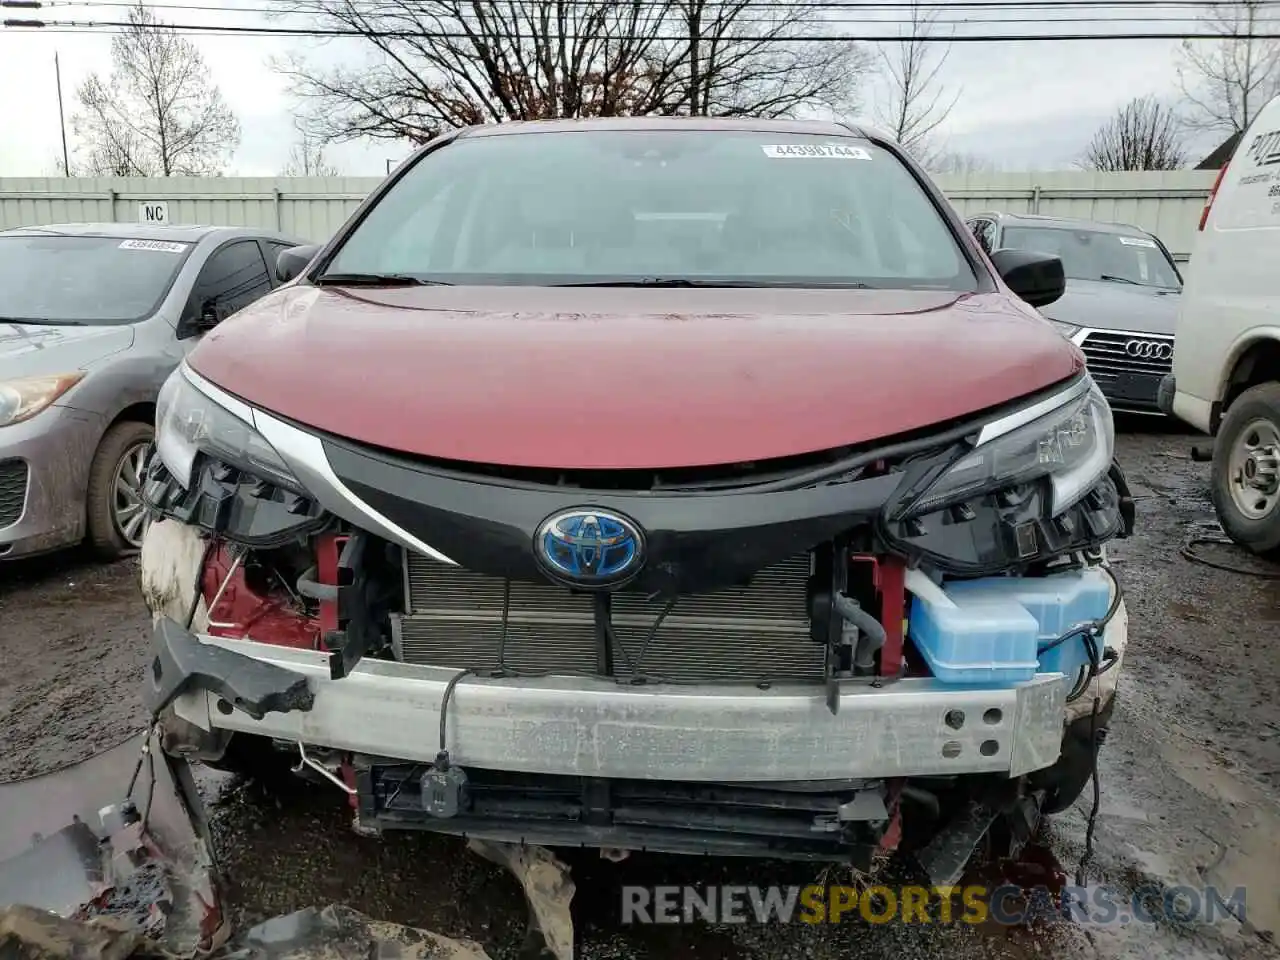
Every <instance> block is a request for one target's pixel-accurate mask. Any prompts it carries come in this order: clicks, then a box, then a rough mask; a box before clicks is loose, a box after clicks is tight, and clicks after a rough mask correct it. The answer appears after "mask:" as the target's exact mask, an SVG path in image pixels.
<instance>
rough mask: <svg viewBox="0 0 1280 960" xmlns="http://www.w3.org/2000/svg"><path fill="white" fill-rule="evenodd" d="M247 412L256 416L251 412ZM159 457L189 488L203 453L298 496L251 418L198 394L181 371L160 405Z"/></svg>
mask: <svg viewBox="0 0 1280 960" xmlns="http://www.w3.org/2000/svg"><path fill="white" fill-rule="evenodd" d="M245 413H246V414H247V415H248V416H249V417H250V418H252V415H253V413H252V411H251V410H249V409H248V408H246V409H245ZM156 453H158V454H159V455H160V459H161V460H162V461H163V462H164V465H165V466H166V467H168V469H169V472H170V473H171V474H173V477H174V479H175V480H177V481H178V483H180V484H181V485H182V486H183V488H184V489H190V487H191V479H192V472H193V470H194V469H195V463H196V455H197V454H200V453H203V454H205V455H206V456H209V457H213V458H214V459H216V460H220V461H222V462H223V463H227V464H230V465H231V466H233V467H237V468H239V469H241V470H244V471H245V472H247V473H249V474H252V475H253V476H255V477H258V478H259V479H262V480H267V481H270V482H271V483H276V484H279V485H280V486H282V487H284V488H286V489H288V490H292V491H294V492H295V493H302V492H304V491H303V489H302V485H301V484H300V483H299V482H298V479H297V478H296V477H295V476H294V475H293V471H292V470H290V469H289V467H288V465H287V464H286V463H285V462H284V460H283V459H282V458H281V456H280V454H278V453H276V451H275V448H274V447H272V446H271V444H269V443H268V442H267V441H266V439H265V438H264V437H263V436H262V434H260V433H259V432H258V431H257V429H256V428H255V427H254V426H253V424H252V423H250V422H249V421H248V420H245V419H243V418H242V417H241V416H237V415H236V414H235V413H232V412H231V411H230V410H229V409H227V408H226V407H224V406H222V405H221V404H219V403H218V402H217V401H215V400H214V399H213V398H212V397H210V396H209V395H208V394H206V393H205V392H203V391H202V390H200V389H199V388H198V387H196V385H195V384H194V383H193V382H192V381H191V380H190V379H189V378H188V377H187V375H186V371H185V367H179V368H178V369H177V370H175V371H174V372H173V373H172V374H171V375H170V376H169V379H168V380H166V381H165V384H164V386H163V387H162V388H161V390H160V396H159V399H157V401H156Z"/></svg>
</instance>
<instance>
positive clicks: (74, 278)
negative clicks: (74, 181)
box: [0, 223, 297, 559]
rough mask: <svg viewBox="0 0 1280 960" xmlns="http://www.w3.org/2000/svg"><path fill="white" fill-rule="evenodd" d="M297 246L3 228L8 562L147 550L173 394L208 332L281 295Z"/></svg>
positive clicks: (160, 233) (3, 492)
mask: <svg viewBox="0 0 1280 960" xmlns="http://www.w3.org/2000/svg"><path fill="white" fill-rule="evenodd" d="M296 245H297V242H296V241H295V240H293V239H291V238H288V237H285V236H283V235H280V234H275V233H270V232H263V231H258V230H245V229H238V228H223V227H170V226H165V227H157V226H143V225H140V224H105V223H104V224H60V225H57V226H48V227H25V228H22V229H18V230H8V231H3V232H0V558H4V559H8V558H13V557H18V556H23V555H27V554H33V553H39V552H42V551H45V550H52V549H54V548H57V547H62V546H67V545H70V544H74V543H77V542H79V541H80V540H82V539H85V538H88V539H89V540H90V541H91V543H92V544H93V546H94V547H95V549H96V550H97V551H98V552H99V553H100V554H101V555H103V556H105V557H114V556H119V555H121V554H123V553H127V552H130V551H132V550H135V549H137V547H138V546H139V544H140V543H141V540H142V532H143V526H144V522H145V513H144V510H143V506H142V502H141V500H140V498H139V496H138V484H139V480H140V478H141V475H142V469H143V467H144V465H145V463H146V459H147V457H148V455H149V450H150V447H151V439H152V425H153V423H154V420H155V400H156V395H157V393H159V390H160V386H161V384H163V383H164V381H165V378H166V377H167V376H168V375H169V373H170V372H171V371H172V370H173V368H174V367H176V366H177V365H178V363H179V362H180V361H181V360H182V358H183V357H184V356H185V355H186V354H187V352H188V351H189V350H190V349H191V347H192V346H193V345H194V344H195V343H196V342H197V341H198V340H199V338H200V336H201V335H202V334H203V333H204V332H205V331H207V330H209V329H211V328H212V327H214V326H215V325H216V324H217V323H219V322H220V321H221V320H222V319H224V318H225V317H227V316H229V315H231V314H232V313H234V312H235V311H237V310H239V309H240V308H241V307H244V306H247V305H248V304H250V303H252V302H253V301H254V300H256V299H258V298H259V297H261V296H262V295H263V294H266V293H268V292H269V291H270V290H271V289H272V288H273V287H275V286H278V285H279V281H278V280H277V279H276V274H275V270H274V269H269V268H268V264H274V263H275V261H276V257H277V255H278V254H279V252H280V251H281V250H285V249H288V248H289V247H292V246H296Z"/></svg>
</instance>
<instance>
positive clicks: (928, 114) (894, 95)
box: [875, 0, 960, 162]
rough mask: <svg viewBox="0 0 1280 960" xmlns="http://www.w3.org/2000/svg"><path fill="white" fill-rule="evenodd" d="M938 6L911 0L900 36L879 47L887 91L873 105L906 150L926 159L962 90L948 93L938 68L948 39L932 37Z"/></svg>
mask: <svg viewBox="0 0 1280 960" xmlns="http://www.w3.org/2000/svg"><path fill="white" fill-rule="evenodd" d="M937 18H938V11H937V10H936V9H934V10H932V11H930V10H928V9H926V8H925V7H924V6H922V5H921V4H920V3H919V2H915V0H913V2H912V4H911V9H910V13H909V19H908V20H907V21H906V22H905V24H904V26H903V28H902V39H900V40H896V41H890V42H887V43H881V44H880V45H879V48H878V52H879V54H880V60H881V62H882V65H883V68H884V75H885V83H886V85H887V86H888V89H889V96H888V97H887V98H886V99H885V101H884V102H882V103H879V104H877V105H876V109H875V119H876V122H877V123H879V124H880V125H881V126H883V127H885V128H886V129H888V131H889V132H890V133H892V134H893V135H894V138H895V139H896V140H897V141H898V142H899V143H900V144H902V146H903V147H904V148H905V149H906V150H907V152H908V153H910V154H912V155H913V156H914V157H915V158H916V159H917V160H919V161H921V162H926V161H927V160H929V159H930V157H929V154H930V152H931V151H932V150H933V149H934V148H933V146H932V144H931V143H930V141H931V140H932V138H933V134H934V132H935V131H936V130H937V129H938V127H939V126H941V125H942V123H943V122H944V121H945V120H946V119H947V117H948V116H949V115H950V113H951V110H952V108H953V107H955V105H956V102H957V101H958V100H959V99H960V91H959V90H957V91H956V92H955V94H954V95H953V96H950V97H948V96H947V91H946V89H945V87H944V86H943V84H942V83H941V82H940V78H939V74H940V73H941V71H942V68H943V66H944V65H945V64H946V62H947V57H948V56H950V54H951V45H950V44H949V43H946V44H943V43H939V42H937V40H936V35H935V30H936V27H937V23H936V21H937Z"/></svg>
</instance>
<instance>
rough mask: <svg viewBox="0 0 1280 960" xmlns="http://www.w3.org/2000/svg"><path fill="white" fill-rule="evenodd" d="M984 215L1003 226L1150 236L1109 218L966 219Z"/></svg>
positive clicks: (992, 215) (1025, 216) (993, 216)
mask: <svg viewBox="0 0 1280 960" xmlns="http://www.w3.org/2000/svg"><path fill="white" fill-rule="evenodd" d="M977 217H985V218H987V219H990V220H998V221H1000V222H1001V223H1002V224H1004V225H1005V226H1008V225H1010V224H1025V225H1026V226H1029V227H1051V228H1054V229H1058V230H1093V231H1095V232H1097V233H1115V234H1140V235H1141V236H1144V237H1146V236H1150V235H1151V234H1150V232H1149V231H1146V230H1143V229H1142V228H1141V227H1135V226H1134V225H1133V224H1130V223H1113V222H1111V221H1109V220H1084V219H1079V218H1074V217H1050V216H1046V215H1044V214H1039V213H969V214H965V219H966V220H973V219H976V218H977Z"/></svg>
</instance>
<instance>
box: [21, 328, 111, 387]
mask: <svg viewBox="0 0 1280 960" xmlns="http://www.w3.org/2000/svg"><path fill="white" fill-rule="evenodd" d="M132 344H133V327H132V325H130V324H112V325H109V326H105V325H103V326H83V327H78V326H63V325H57V326H54V325H50V324H28V323H0V380H11V379H13V378H15V377H39V376H45V375H51V374H58V373H73V372H74V371H76V370H83V369H85V368H87V367H88V366H90V365H91V364H93V363H95V362H97V361H99V360H102V359H103V358H104V357H108V356H110V355H111V354H113V353H119V352H120V351H121V350H127V349H128V348H129V347H130V346H131V345H132Z"/></svg>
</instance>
